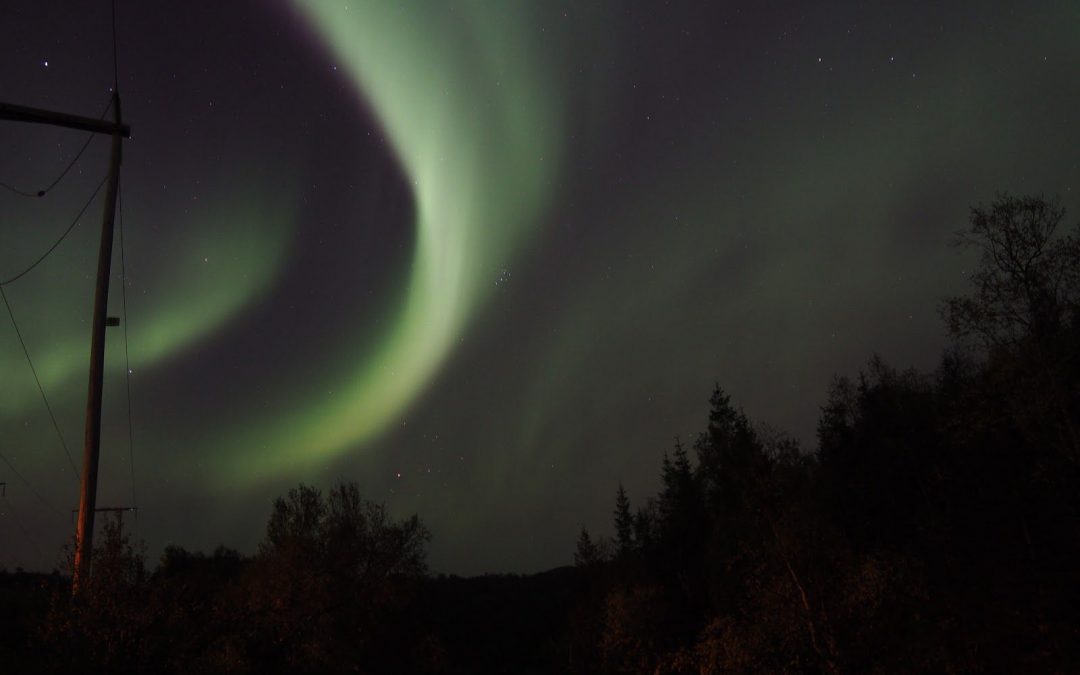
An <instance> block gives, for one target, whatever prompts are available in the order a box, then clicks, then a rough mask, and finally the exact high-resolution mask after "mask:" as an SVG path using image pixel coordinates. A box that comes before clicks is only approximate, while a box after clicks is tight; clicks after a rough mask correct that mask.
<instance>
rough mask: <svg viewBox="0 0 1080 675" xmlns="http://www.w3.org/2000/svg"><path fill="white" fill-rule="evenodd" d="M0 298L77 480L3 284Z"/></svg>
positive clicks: (75, 470) (61, 434) (66, 448)
mask: <svg viewBox="0 0 1080 675" xmlns="http://www.w3.org/2000/svg"><path fill="white" fill-rule="evenodd" d="M0 298H3V300H4V307H6V308H7V313H8V317H10V318H11V325H12V326H14V327H15V335H17V336H18V338H19V344H20V345H22V350H23V355H24V356H26V363H27V364H29V366H30V372H31V373H33V374H34V382H36V383H37V388H38V391H39V392H41V400H42V401H44V402H45V409H46V410H48V411H49V419H50V420H52V425H53V429H56V437H57V438H59V439H60V446H61V447H63V448H64V454H65V455H67V458H68V463H69V464H71V470H72V471H74V472H75V474H74V477H75V480H76V481H78V480H79V470H78V469H77V468H75V460H73V459H72V458H71V452H69V451H68V447H67V443H65V442H64V434H63V433H61V432H60V425H59V424H58V423H57V422H56V415H54V414H53V410H52V406H51V405H49V398H48V397H47V396H46V395H45V387H43V386H41V379H40V378H38V374H37V369H36V368H34V362H33V361H32V360H31V359H30V350H28V349H27V348H26V341H25V340H23V336H22V331H20V330H19V324H18V323H16V321H15V312H13V311H12V310H11V303H10V302H8V299H7V293H5V292H4V287H3V286H0Z"/></svg>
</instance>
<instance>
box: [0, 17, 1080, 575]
mask: <svg viewBox="0 0 1080 675" xmlns="http://www.w3.org/2000/svg"><path fill="white" fill-rule="evenodd" d="M117 34H118V38H119V50H118V56H119V60H118V72H119V89H120V93H121V96H122V101H123V113H124V117H125V121H127V122H129V123H130V124H131V126H132V130H133V135H132V139H131V140H130V141H128V142H126V143H125V146H124V164H123V172H122V211H121V212H122V221H123V229H124V237H125V241H124V244H125V259H126V268H127V277H128V278H127V286H126V290H127V305H128V311H129V314H130V320H129V321H127V329H128V336H129V352H130V360H131V370H132V375H131V380H130V382H131V391H132V401H131V403H132V410H133V420H134V434H133V435H134V453H133V457H134V472H132V466H131V458H132V454H131V452H130V450H129V444H128V426H127V399H126V396H125V378H124V369H125V366H124V342H123V331H122V329H120V328H111V329H109V331H110V332H109V337H108V342H107V359H108V373H107V377H106V382H105V413H104V414H105V420H104V433H103V442H102V462H101V474H100V480H101V482H100V490H99V497H98V504H99V505H100V506H119V505H125V506H126V505H130V504H132V503H137V504H138V506H139V509H140V510H139V515H138V520H137V522H136V521H134V520H130V518H129V521H128V522H131V523H133V524H134V525H135V526H136V527H137V531H138V534H139V536H141V537H143V538H145V539H146V541H147V544H148V553H149V555H150V556H151V558H152V559H153V558H156V556H157V555H158V553H159V552H160V550H161V548H162V547H163V546H164V545H166V544H169V543H175V544H180V545H183V546H185V547H187V548H189V549H203V550H208V549H212V548H213V547H215V546H216V545H218V544H225V545H228V546H230V547H235V548H238V549H240V550H241V551H243V552H248V553H250V552H253V551H254V549H255V545H256V544H257V542H258V540H259V539H260V538H261V537H262V536H263V533H264V528H265V523H266V519H267V516H268V514H269V510H270V504H271V501H272V499H273V498H274V497H275V496H277V495H279V494H282V493H283V492H284V491H286V490H287V489H288V488H289V487H292V486H295V485H296V484H297V483H298V482H300V481H304V482H306V483H312V484H316V485H319V486H323V487H328V486H330V485H331V484H333V483H335V482H337V481H339V480H355V481H356V482H357V483H358V484H359V485H360V488H361V490H362V491H363V492H364V493H365V494H366V495H367V496H368V497H370V498H372V499H376V500H385V501H386V502H387V503H388V505H389V506H390V507H391V509H392V510H393V511H394V512H395V513H396V514H400V515H405V514H408V513H412V512H417V513H419V514H420V516H421V517H422V518H423V520H424V521H425V522H426V523H427V524H428V525H429V527H430V528H431V529H432V531H433V533H434V539H433V541H432V544H431V560H430V562H431V564H432V567H433V569H435V570H436V571H445V572H455V573H460V574H473V573H480V572H493V571H507V572H510V571H513V572H527V571H536V570H540V569H544V568H548V567H553V566H556V565H562V564H568V563H569V562H570V561H571V558H572V552H573V544H574V540H575V538H576V534H577V531H578V528H579V527H580V526H581V525H582V524H587V525H589V526H590V527H591V528H593V529H594V530H597V531H599V532H600V533H606V531H607V529H608V527H609V522H610V513H611V508H612V503H613V499H614V493H615V489H616V487H617V484H618V483H619V481H622V482H623V483H624V484H625V485H626V488H627V491H628V493H629V495H630V497H631V500H639V499H643V498H644V497H645V496H646V495H648V494H651V493H653V492H654V491H655V489H656V485H657V483H658V467H659V460H660V457H661V456H662V453H663V452H664V451H665V450H668V449H670V448H671V446H672V442H673V439H674V437H675V436H676V435H681V436H682V437H683V438H684V439H687V440H692V439H693V437H694V435H695V434H696V433H697V431H698V430H700V429H702V428H703V427H704V425H705V421H706V413H707V406H708V396H709V393H710V391H711V389H712V386H713V383H714V382H719V383H720V384H721V386H723V387H724V388H725V389H726V390H727V391H728V392H729V393H730V394H731V395H732V397H733V400H735V401H736V402H737V403H738V404H740V405H742V406H743V407H744V409H745V411H746V413H747V414H748V415H750V416H751V417H752V418H753V419H755V420H757V421H761V422H766V423H768V424H770V425H771V426H773V427H775V428H777V429H781V430H785V431H787V432H789V433H791V434H793V435H795V436H796V437H798V438H800V439H801V440H802V441H803V442H804V445H805V446H806V447H807V448H809V449H812V448H813V446H814V443H815V440H814V427H815V424H816V421H817V416H818V413H819V406H820V405H821V404H822V403H823V402H824V399H825V394H826V391H827V388H828V385H829V382H830V380H831V378H832V376H833V375H834V374H837V373H847V374H851V373H854V372H856V371H857V369H858V368H859V367H860V365H862V364H863V363H865V361H866V360H867V358H868V357H870V356H871V354H873V353H875V352H877V353H880V354H881V355H882V356H883V357H884V358H885V359H886V360H888V361H889V362H891V363H893V364H895V365H897V366H901V367H907V366H916V367H919V368H923V369H929V368H932V367H933V366H934V365H935V363H936V361H937V359H938V358H939V355H940V353H941V350H942V349H943V347H944V346H945V344H946V335H945V330H944V326H943V324H942V322H941V320H940V318H939V316H938V311H937V310H938V305H939V302H940V300H941V299H942V298H943V297H944V296H946V295H948V294H955V293H958V292H962V291H963V290H964V289H965V283H966V282H965V271H966V270H967V269H969V267H970V265H971V264H972V263H973V262H974V261H973V259H972V258H971V257H967V256H965V254H963V253H962V252H960V251H958V250H956V249H953V248H950V247H949V245H948V243H949V240H950V237H951V235H952V233H953V232H954V231H956V230H957V229H959V228H961V227H963V226H964V225H965V223H966V218H967V212H968V209H969V208H970V207H971V206H973V205H975V204H978V203H980V202H981V203H989V202H990V201H992V200H993V198H994V196H995V194H996V193H997V192H998V191H1002V190H1007V191H1009V192H1012V193H1016V194H1023V193H1045V194H1047V195H1051V196H1052V195H1058V196H1060V198H1061V200H1062V202H1063V204H1064V206H1066V207H1067V208H1068V209H1070V214H1069V216H1068V217H1067V220H1068V221H1069V222H1070V223H1071V222H1073V221H1075V220H1076V218H1077V216H1078V215H1080V199H1078V196H1080V150H1078V149H1080V124H1078V120H1077V117H1076V115H1077V112H1076V111H1077V110H1078V109H1080V3H1077V2H1075V0H1062V1H1060V2H1053V1H1045V2H1043V1H1025V2H998V1H996V0H980V1H979V2H950V3H941V2H929V1H914V0H913V1H910V2H899V3H898V2H891V3H866V2H831V3H807V2H801V1H800V2H762V1H758V0H755V1H754V2H724V1H722V0H712V1H708V2H685V3H678V2H672V3H660V2H644V1H642V2H622V1H620V2H614V1H613V2H609V3H584V2H556V1H554V0H551V1H547V0H544V1H538V2H532V3H524V2H521V3H519V2H496V1H494V0H492V1H491V2H480V1H476V2H458V1H455V2H450V1H446V2H443V1H435V0H432V1H431V2H389V1H386V2H374V1H372V2H364V1H362V0H348V1H345V0H342V1H331V0H294V1H293V2H285V1H284V0H277V1H268V0H257V1H256V0H246V1H232V0H231V1H229V2H203V1H198V2H190V1H185V2H164V1H162V2H159V1H149V0H143V1H140V2H131V1H123V0H121V2H120V3H119V8H118V27H117ZM112 84H113V62H112V39H111V28H110V12H109V3H108V2H106V1H104V0H100V1H98V0H95V1H94V2H90V1H84V2H70V1H59V0H55V1H54V0H49V1H46V0H6V1H5V2H4V5H3V7H2V8H0V100H3V101H5V102H9V103H18V104H22V105H30V106H35V107H42V108H49V109H55V110H62V111H65V112H70V113H76V114H81V115H86V116H94V117H96V116H98V115H100V114H101V113H102V111H103V110H104V109H105V106H106V105H107V104H108V101H109V97H110V88H111V87H112ZM85 139H86V134H84V133H82V132H76V131H68V130H62V129H57V128H53V127H43V126H36V125H28V124H23V123H13V122H0V150H2V152H0V182H3V183H6V184H9V185H12V186H15V187H18V188H20V189H23V190H28V191H36V190H38V189H40V188H42V187H44V186H46V185H48V183H49V182H51V181H52V179H53V178H55V177H56V175H57V174H59V172H60V171H62V170H63V168H64V167H65V166H66V165H67V164H68V163H69V162H70V160H71V158H72V157H73V156H74V155H75V153H77V152H78V150H79V148H80V147H81V146H82V144H83V142H84V141H85ZM108 145H109V143H108V140H107V139H106V138H97V139H95V140H94V141H93V142H92V143H91V145H90V146H89V148H88V150H87V151H86V153H85V154H84V155H83V156H82V158H81V160H80V161H79V163H78V164H76V165H75V167H74V169H72V171H71V172H70V173H69V174H68V175H67V177H66V178H65V179H64V180H63V181H61V182H60V183H59V184H58V185H57V186H56V188H54V189H53V190H52V191H50V192H49V193H48V194H47V195H46V196H45V197H43V198H40V199H39V198H33V197H31V198H27V197H21V196H18V195H16V194H14V193H12V192H10V191H8V190H4V189H0V278H7V277H9V276H11V275H12V274H14V273H16V272H17V271H19V270H21V269H22V268H24V267H26V266H27V265H28V264H29V263H30V262H32V261H33V260H34V259H36V258H37V257H38V256H39V255H40V254H41V253H42V252H44V251H45V250H46V249H47V248H48V247H49V246H50V245H51V244H52V243H53V242H54V241H55V240H56V238H57V237H58V236H59V235H60V234H61V233H62V232H63V230H64V228H66V227H67V225H68V224H70V223H71V222H72V219H73V218H74V216H75V214H76V213H77V212H78V211H79V209H80V208H81V207H82V205H83V204H84V203H85V202H86V200H87V199H88V198H89V197H90V195H91V194H92V193H93V191H94V189H95V187H96V186H97V185H98V183H99V182H100V181H101V179H102V178H103V177H104V175H105V171H106V165H107V160H108ZM101 209H102V200H101V198H100V197H99V198H98V199H97V200H96V201H95V202H94V203H93V204H92V205H91V206H90V208H89V209H88V210H87V212H86V215H85V216H84V217H83V218H82V219H81V220H80V223H79V225H78V226H76V228H75V229H74V230H73V231H72V233H71V235H70V236H69V237H68V238H67V239H66V240H65V241H64V242H63V243H62V244H61V245H60V246H59V247H58V248H57V249H56V251H55V252H54V253H53V254H52V255H51V256H50V257H49V258H48V259H47V260H46V261H45V262H44V263H43V264H42V265H41V266H39V267H38V268H37V269H35V270H34V271H33V272H31V273H30V274H28V275H27V276H26V277H24V278H22V279H20V280H18V281H16V282H14V283H13V284H10V285H8V286H5V292H6V294H7V297H8V299H9V301H10V302H11V306H12V308H13V310H14V312H15V316H16V318H17V319H18V321H19V325H20V328H21V329H22V332H23V337H24V338H25V340H26V344H27V347H28V349H29V351H30V354H31V356H32V358H33V361H34V365H35V367H36V368H37V371H38V375H39V376H40V378H41V381H42V384H43V386H44V388H45V390H46V393H47V394H48V398H49V402H50V403H51V405H52V408H53V411H54V412H55V415H56V418H57V421H58V423H59V427H60V430H61V431H62V433H63V437H64V439H65V441H66V444H67V447H68V451H69V452H70V455H71V457H72V458H73V459H74V463H75V464H76V465H78V466H80V467H81V464H82V447H81V446H82V430H83V413H84V407H85V395H86V378H87V364H88V355H89V319H90V314H91V301H92V294H93V275H94V271H95V261H96V255H97V241H98V237H99V236H100V218H101ZM117 238H118V240H119V236H118V237H117ZM118 243H119V241H118ZM120 267H121V266H120V258H119V246H118V247H117V251H116V257H115V260H114V266H113V270H114V276H113V292H112V295H111V301H110V314H113V315H119V314H121V295H120V291H121V283H120ZM0 453H2V454H3V456H4V458H6V459H7V460H8V461H9V462H10V463H11V465H12V466H14V467H15V469H16V470H17V471H18V473H19V474H21V476H22V477H23V478H25V479H26V481H25V482H24V481H23V480H21V479H20V478H19V477H17V476H16V475H15V474H14V473H13V472H12V469H11V466H9V465H8V464H4V463H2V462H0V481H2V482H6V483H7V497H6V500H5V501H0V566H6V567H8V568H9V569H11V568H14V567H15V566H16V565H23V566H26V567H29V568H45V569H51V568H52V567H54V566H58V565H59V564H60V560H61V552H60V549H61V547H62V546H63V544H64V542H65V540H66V539H67V538H69V537H70V536H71V533H72V530H73V523H74V519H73V518H72V516H71V509H73V508H75V507H76V506H77V501H78V483H77V480H76V477H75V472H74V471H73V468H72V465H71V463H69V460H68V458H67V456H65V451H64V449H63V447H62V446H61V443H60V441H59V440H58V438H57V435H56V432H55V431H54V429H53V426H52V423H51V422H50V419H49V414H48V412H47V411H46V409H45V406H44V404H43V402H42V400H41V397H40V395H39V393H38V391H37V388H36V386H35V384H34V380H33V376H32V375H31V372H30V369H29V367H28V366H27V363H26V360H25V358H24V356H23V353H22V351H21V349H20V346H19V342H18V339H17V337H16V335H15V332H14V330H13V328H12V327H11V325H10V322H9V321H8V318H7V316H6V313H0ZM132 476H134V495H133V480H132ZM35 490H36V492H37V494H35V492H34V491H35ZM20 525H21V526H22V527H23V528H25V530H26V533H24V532H22V531H21V530H20ZM27 535H28V536H27Z"/></svg>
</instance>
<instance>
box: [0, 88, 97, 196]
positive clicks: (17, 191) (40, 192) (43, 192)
mask: <svg viewBox="0 0 1080 675" xmlns="http://www.w3.org/2000/svg"><path fill="white" fill-rule="evenodd" d="M110 108H112V97H111V96H110V97H109V103H108V105H106V106H105V110H104V111H103V112H102V113H101V117H99V118H98V119H102V120H103V119H105V116H106V115H108V114H109V109H110ZM94 136H97V134H95V133H93V132H91V133H90V134H89V135H87V137H86V142H84V143H83V145H82V147H81V148H79V151H78V152H77V153H75V157H74V158H73V159H72V160H71V161H70V162H68V165H67V166H66V167H64V170H63V171H61V172H60V175H59V176H57V177H56V178H55V179H53V182H51V183H49V184H48V185H47V186H46V187H45V188H44V189H42V190H38V191H37V192H32V191H30V190H20V189H19V188H17V187H15V186H14V185H9V184H8V183H4V182H0V187H2V188H5V189H7V190H9V191H11V192H13V193H15V194H17V195H21V196H23V197H44V196H45V195H46V194H48V193H49V191H50V190H52V189H53V188H54V187H56V185H57V184H58V183H59V182H60V181H62V180H64V176H66V175H68V172H69V171H71V168H72V167H73V166H75V165H76V164H77V163H78V162H79V158H81V157H82V156H83V153H84V152H86V149H87V148H88V147H90V141H92V140H94Z"/></svg>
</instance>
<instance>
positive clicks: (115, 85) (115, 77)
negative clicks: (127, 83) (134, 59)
mask: <svg viewBox="0 0 1080 675" xmlns="http://www.w3.org/2000/svg"><path fill="white" fill-rule="evenodd" d="M112 72H113V89H115V90H116V91H120V76H119V75H118V72H119V68H118V66H117V58H116V0H112Z"/></svg>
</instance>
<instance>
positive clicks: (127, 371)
mask: <svg viewBox="0 0 1080 675" xmlns="http://www.w3.org/2000/svg"><path fill="white" fill-rule="evenodd" d="M116 212H117V214H118V217H119V220H120V304H121V306H122V308H123V311H124V323H123V326H124V381H125V384H126V385H127V422H128V466H129V467H130V468H131V505H132V506H133V507H134V508H136V509H138V508H139V503H138V501H137V500H136V499H135V430H134V422H133V417H132V414H131V358H130V357H129V356H128V323H130V320H129V318H128V308H127V261H126V258H125V256H124V184H123V182H120V183H119V184H118V185H117V206H116ZM136 513H138V511H136ZM135 521H136V522H138V516H136V518H135ZM136 527H137V526H136Z"/></svg>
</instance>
